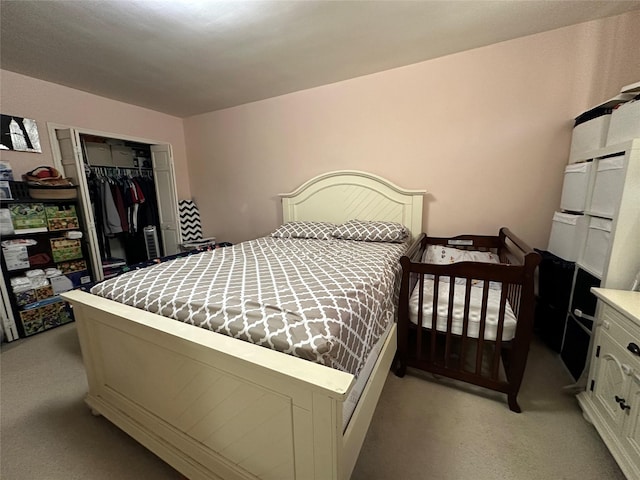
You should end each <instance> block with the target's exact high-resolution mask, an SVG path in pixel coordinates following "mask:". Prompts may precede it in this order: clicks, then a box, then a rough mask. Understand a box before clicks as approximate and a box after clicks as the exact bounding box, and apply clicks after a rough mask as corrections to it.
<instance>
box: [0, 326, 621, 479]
mask: <svg viewBox="0 0 640 480" xmlns="http://www.w3.org/2000/svg"><path fill="white" fill-rule="evenodd" d="M0 376H1V384H0V387H1V389H0V400H1V401H0V408H1V410H0V416H1V423H0V428H1V430H0V463H1V465H0V477H1V478H2V479H3V480H75V479H82V480H114V479H118V480H133V479H140V478H145V479H159V480H160V479H176V480H178V479H181V478H182V476H181V475H180V474H179V473H178V472H176V471H175V470H173V469H172V468H171V467H170V466H168V465H167V464H165V463H164V462H163V461H161V460H160V459H159V458H157V457H156V456H155V455H153V454H152V453H150V452H149V451H147V450H146V449H145V448H143V447H141V446H140V445H139V444H137V443H136V442H135V441H134V440H132V439H131V438H130V437H128V436H127V435H126V434H125V433H123V432H121V431H120V430H119V429H117V428H116V427H114V426H113V425H111V424H110V423H109V422H108V421H107V420H105V419H104V418H102V417H94V416H92V415H91V413H90V412H89V410H88V409H87V408H86V406H85V405H84V403H83V397H84V394H85V392H86V389H87V385H86V378H85V376H84V370H83V366H82V358H81V354H80V347H79V344H78V340H77V337H76V331H75V324H70V325H65V326H63V327H59V328H57V329H55V330H51V331H48V332H45V333H42V334H39V335H36V336H34V337H31V338H29V339H25V340H19V341H17V342H13V343H10V344H3V345H2V354H1V356H0ZM569 382H570V377H569V375H568V374H567V373H566V371H565V369H564V367H563V365H562V363H561V362H560V360H559V358H558V357H557V355H555V354H554V353H553V352H551V351H549V350H547V349H546V348H545V347H544V346H542V345H540V344H537V343H536V344H534V345H533V349H532V353H531V355H530V357H529V365H528V368H527V373H526V375H525V379H524V384H523V389H522V392H521V394H520V397H519V400H520V405H521V407H522V409H523V413H521V414H515V413H512V412H510V411H509V409H508V407H507V405H506V400H505V398H504V396H503V395H500V394H495V393H487V392H486V391H483V390H481V389H477V388H474V387H470V386H466V385H461V384H456V383H455V382H452V381H450V380H447V379H440V380H435V379H434V377H433V376H430V375H427V374H424V373H420V372H416V371H411V370H410V373H409V374H407V376H405V377H404V378H397V377H395V376H394V375H393V374H389V377H388V378H387V383H386V384H385V387H384V390H383V392H382V397H381V398H380V402H379V404H378V407H377V409H376V412H375V416H374V419H373V422H372V424H371V427H370V429H369V433H368V435H367V438H366V440H365V444H364V446H363V448H362V452H361V454H360V457H359V460H358V463H357V465H356V468H355V471H354V474H353V476H352V480H378V479H402V480H413V479H416V480H418V479H420V480H422V479H432V480H467V479H469V480H501V479H517V480H529V479H531V480H547V479H566V480H572V479H576V480H590V479H608V480H623V479H624V476H623V475H622V473H621V471H620V470H619V468H618V466H617V465H616V463H615V461H614V460H613V457H611V455H610V454H609V452H608V450H607V448H606V447H605V445H604V444H603V443H602V442H601V440H600V438H599V436H598V434H597V432H596V431H595V429H594V428H593V427H592V426H591V425H589V424H588V423H587V422H586V421H585V420H584V419H583V417H582V414H581V412H580V409H579V407H578V404H577V402H576V400H575V398H574V397H573V396H572V395H570V394H568V393H566V392H565V391H563V389H562V387H563V386H564V385H566V384H568V383H569Z"/></svg>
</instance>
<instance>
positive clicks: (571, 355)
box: [560, 315, 591, 380]
mask: <svg viewBox="0 0 640 480" xmlns="http://www.w3.org/2000/svg"><path fill="white" fill-rule="evenodd" d="M590 340H591V335H590V334H589V333H588V332H587V331H585V329H584V328H583V327H582V326H581V325H580V324H579V323H578V321H577V320H576V319H575V318H574V317H573V315H569V316H568V317H567V329H566V333H565V336H564V343H563V345H562V352H561V353H560V357H561V358H562V361H563V362H564V364H565V365H566V366H567V369H568V370H569V372H571V375H572V376H573V378H574V379H575V380H578V378H579V377H580V375H581V374H582V371H583V370H584V366H585V365H586V363H587V354H588V352H589V342H590Z"/></svg>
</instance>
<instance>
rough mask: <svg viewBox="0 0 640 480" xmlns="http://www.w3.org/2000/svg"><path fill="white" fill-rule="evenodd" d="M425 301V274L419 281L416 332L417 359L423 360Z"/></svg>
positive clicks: (422, 274)
mask: <svg viewBox="0 0 640 480" xmlns="http://www.w3.org/2000/svg"><path fill="white" fill-rule="evenodd" d="M423 300H424V273H421V274H420V278H419V279H418V325H417V327H418V328H417V329H416V330H417V332H416V358H417V359H418V360H422V327H423V325H424V322H423V321H422V317H423V312H422V302H423Z"/></svg>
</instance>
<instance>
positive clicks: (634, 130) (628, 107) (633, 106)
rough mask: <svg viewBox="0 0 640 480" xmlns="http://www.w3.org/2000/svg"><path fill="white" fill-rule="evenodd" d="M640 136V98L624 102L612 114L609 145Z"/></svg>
mask: <svg viewBox="0 0 640 480" xmlns="http://www.w3.org/2000/svg"><path fill="white" fill-rule="evenodd" d="M634 138H640V100H635V101H630V102H627V103H623V104H622V105H620V106H619V107H618V108H616V109H615V110H614V111H613V113H612V114H611V120H610V122H609V130H608V132H607V145H616V144H618V143H622V142H627V141H629V140H632V139H634Z"/></svg>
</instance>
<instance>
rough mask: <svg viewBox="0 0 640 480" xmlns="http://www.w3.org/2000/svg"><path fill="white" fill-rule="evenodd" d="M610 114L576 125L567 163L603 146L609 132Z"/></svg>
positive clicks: (575, 160)
mask: <svg viewBox="0 0 640 480" xmlns="http://www.w3.org/2000/svg"><path fill="white" fill-rule="evenodd" d="M610 119H611V115H610V114H603V115H600V116H598V117H596V118H593V119H591V120H588V121H586V122H583V123H580V124H576V126H575V127H574V128H573V134H572V136H571V152H570V154H569V163H575V162H577V161H578V160H579V157H580V155H582V154H584V153H585V152H589V151H591V150H597V149H599V148H602V147H604V146H605V144H606V142H607V134H608V132H609V121H610Z"/></svg>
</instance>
